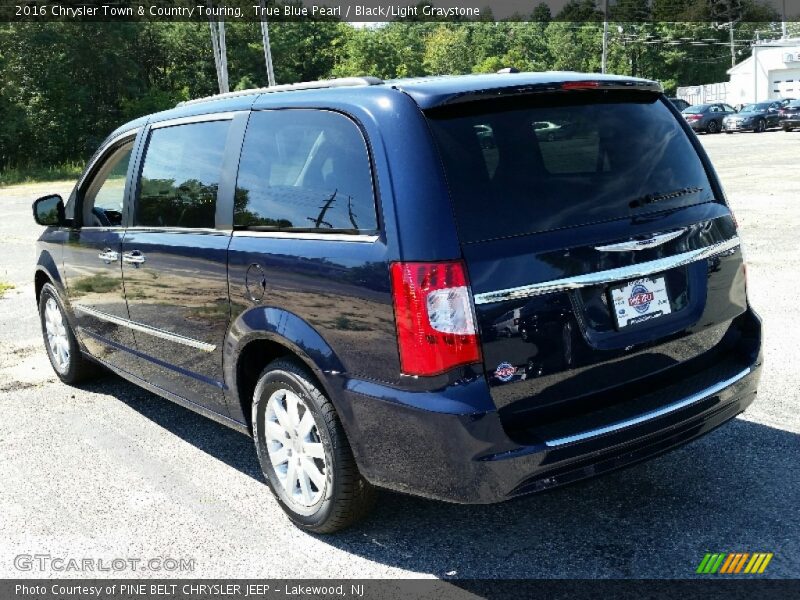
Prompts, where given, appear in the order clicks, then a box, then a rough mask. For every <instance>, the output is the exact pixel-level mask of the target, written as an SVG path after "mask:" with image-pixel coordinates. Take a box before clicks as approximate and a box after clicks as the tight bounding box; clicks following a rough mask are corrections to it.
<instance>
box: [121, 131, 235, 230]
mask: <svg viewBox="0 0 800 600" xmlns="http://www.w3.org/2000/svg"><path fill="white" fill-rule="evenodd" d="M229 126H230V121H210V122H204V123H191V124H188V125H175V126H172V127H162V128H158V129H154V130H153V131H152V132H151V133H150V140H149V143H148V145H147V154H146V156H145V159H144V166H143V167H142V175H141V179H140V181H139V198H138V201H137V203H136V204H137V210H136V219H135V224H136V225H140V226H145V227H192V228H213V227H214V225H215V219H214V217H215V214H216V204H217V188H218V187H219V180H220V175H221V173H222V159H223V155H224V152H225V141H226V136H227V132H228V127H229Z"/></svg>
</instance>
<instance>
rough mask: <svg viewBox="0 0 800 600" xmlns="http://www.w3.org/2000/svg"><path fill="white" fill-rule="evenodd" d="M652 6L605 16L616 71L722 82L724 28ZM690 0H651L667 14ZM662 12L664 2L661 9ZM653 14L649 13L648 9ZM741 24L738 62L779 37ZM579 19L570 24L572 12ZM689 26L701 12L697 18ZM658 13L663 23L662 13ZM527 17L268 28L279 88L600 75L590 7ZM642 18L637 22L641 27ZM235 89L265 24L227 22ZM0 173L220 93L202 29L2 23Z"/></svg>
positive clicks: (768, 27) (598, 31)
mask: <svg viewBox="0 0 800 600" xmlns="http://www.w3.org/2000/svg"><path fill="white" fill-rule="evenodd" d="M646 5H647V2H646V1H645V0H626V1H625V2H622V1H620V2H618V3H617V5H615V9H614V11H615V12H614V13H613V14H611V15H610V18H611V19H613V22H612V23H611V24H610V26H609V53H608V71H609V72H612V73H622V74H631V75H638V76H643V77H649V78H653V79H657V80H660V81H661V82H662V83H663V84H664V85H665V87H666V88H667V89H668V90H670V91H671V90H674V88H675V87H676V86H677V85H694V84H701V83H708V82H713V81H724V80H726V79H727V75H726V73H725V72H726V70H727V69H728V68H730V65H731V56H730V48H729V46H727V45H726V43H727V42H728V41H729V35H730V32H729V30H728V29H727V28H726V27H723V26H722V24H720V23H719V22H715V21H711V20H710V19H711V18H712V15H707V18H708V19H709V20H708V21H704V22H700V21H697V20H696V21H695V22H682V23H666V22H660V21H650V22H641V13H642V11H643V10H645V8H643V7H645V6H646ZM676 5H681V6H683V7H685V10H686V11H694V10H695V8H694V5H693V4H692V3H691V2H690V1H689V0H656V1H655V2H653V5H652V10H653V11H655V12H656V13H657V12H658V10H659V6H661V7H662V9H663V10H664V11H666V10H667V8H668V9H669V11H670V12H665V13H664V14H670V15H674V14H675V12H674V11H675V6H676ZM663 7H666V8H663ZM647 10H651V9H647ZM745 16H746V17H747V20H746V21H745V22H739V23H737V24H736V26H735V40H736V46H735V50H736V52H737V54H736V59H737V61H739V60H742V59H744V58H746V57H747V56H748V55H749V47H748V44H749V42H750V40H752V39H754V37H755V32H756V31H757V30H758V31H760V35H761V36H762V37H773V36H774V35H775V30H776V25H775V24H774V23H772V24H771V23H770V21H774V20H775V18H776V15H774V14H771V13H768V12H764V11H763V10H760V9H759V10H756V9H753V11H752V12H751V13H749V14H747V15H745ZM565 17H566V18H571V19H574V20H573V21H568V20H564V18H565ZM692 17H693V18H694V19H699V18H705V17H706V15H697V14H694V13H692ZM654 18H658V15H657V14H654ZM533 19H534V20H532V21H529V22H499V23H495V22H491V21H482V22H477V23H452V22H447V23H445V22H438V23H437V22H433V23H431V22H428V23H422V22H418V23H402V24H401V23H391V24H387V25H383V26H373V27H364V28H356V27H353V26H352V25H349V24H346V23H339V22H333V21H328V22H294V23H274V24H271V25H270V37H271V41H272V50H273V56H274V64H275V75H276V79H277V81H278V83H290V82H296V81H306V80H313V79H320V78H327V77H340V76H347V75H376V76H378V77H383V78H392V77H405V76H413V75H423V74H457V73H470V72H493V71H496V70H497V69H499V68H502V67H506V66H514V67H517V68H519V69H521V70H544V69H565V70H581V71H599V70H600V61H601V43H602V31H603V27H602V22H601V16H600V14H599V13H596V11H595V10H594V2H593V0H588V2H587V0H572V1H571V2H570V3H568V4H567V6H566V7H565V8H564V12H563V13H562V14H560V15H559V20H550V14H549V11H548V9H547V8H546V7H545V6H538V7H536V8H535V10H534V12H533ZM635 20H638V22H635ZM226 32H227V46H228V65H229V73H230V77H229V80H230V84H231V88H232V89H245V88H249V87H258V86H262V85H265V83H266V73H265V68H264V57H263V49H262V46H261V35H260V30H259V26H258V24H257V23H228V24H227V26H226ZM0 70H1V72H2V74H3V76H2V80H0V120H1V121H2V123H3V126H2V128H0V170H2V171H8V170H9V169H12V168H14V167H17V168H22V169H27V168H33V167H34V166H37V165H53V164H62V163H65V162H74V161H83V160H85V159H86V157H87V156H88V155H90V154H91V153H92V151H93V150H94V149H95V148H96V146H97V144H98V143H99V142H100V141H101V140H102V139H103V138H104V137H105V136H106V135H107V134H108V133H109V132H110V131H112V130H113V129H114V128H115V127H116V126H117V125H119V124H120V123H122V122H125V121H127V120H129V119H132V118H135V117H137V116H140V115H143V114H147V113H150V112H153V111H156V110H160V109H165V108H169V107H171V106H174V104H175V103H176V102H178V101H180V100H183V99H187V98H193V97H198V96H204V95H208V94H213V93H215V92H216V91H217V80H216V74H215V70H214V61H213V57H212V50H211V43H210V34H209V27H208V24H207V23H102V24H91V25H89V24H83V25H82V24H74V23H25V24H8V23H6V24H1V25H0Z"/></svg>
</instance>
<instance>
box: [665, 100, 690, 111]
mask: <svg viewBox="0 0 800 600" xmlns="http://www.w3.org/2000/svg"><path fill="white" fill-rule="evenodd" d="M669 101H670V102H672V104H673V105H674V106H675V108H677V109H678V110H683V109H684V108H689V107H690V106H691V104H689V103H688V102H687V101H686V100H684V99H683V98H670V99H669Z"/></svg>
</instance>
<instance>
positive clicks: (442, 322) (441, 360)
mask: <svg viewBox="0 0 800 600" xmlns="http://www.w3.org/2000/svg"><path fill="white" fill-rule="evenodd" d="M390 272H391V278H392V297H393V299H394V314H395V320H396V322H397V339H398V346H399V348H400V368H401V370H402V372H403V373H404V374H405V375H438V374H439V373H444V372H445V371H447V370H449V369H452V368H453V367H456V366H458V365H466V364H470V363H474V362H480V360H481V350H480V345H479V343H478V335H477V330H476V328H475V317H474V316H473V309H472V298H471V292H470V289H469V282H468V281H467V272H466V269H465V267H464V263H463V262H462V261H449V262H439V263H423V262H396V263H392V265H391V267H390Z"/></svg>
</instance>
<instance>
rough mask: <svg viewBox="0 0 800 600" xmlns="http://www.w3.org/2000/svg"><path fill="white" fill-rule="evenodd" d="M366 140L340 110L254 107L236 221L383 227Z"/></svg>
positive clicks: (339, 228) (280, 226) (284, 226)
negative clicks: (377, 207)
mask: <svg viewBox="0 0 800 600" xmlns="http://www.w3.org/2000/svg"><path fill="white" fill-rule="evenodd" d="M375 215H376V213H375V200H374V195H373V190H372V171H371V169H370V161H369V155H368V153H367V146H366V143H365V141H364V138H363V136H362V135H361V132H360V130H359V129H358V127H357V126H356V124H355V123H353V121H351V120H350V119H348V118H347V117H345V116H343V115H340V114H338V113H334V112H328V111H316V110H305V109H297V110H276V111H262V112H254V113H253V114H252V115H251V116H250V122H249V123H248V126H247V133H246V135H245V140H244V146H243V148H242V156H241V159H240V161H239V176H238V180H237V185H236V196H235V199H234V226H236V227H249V228H264V229H277V230H289V231H304V230H305V231H308V230H312V231H331V232H348V233H349V232H364V231H375V230H376V229H377V219H376V216H375Z"/></svg>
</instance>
